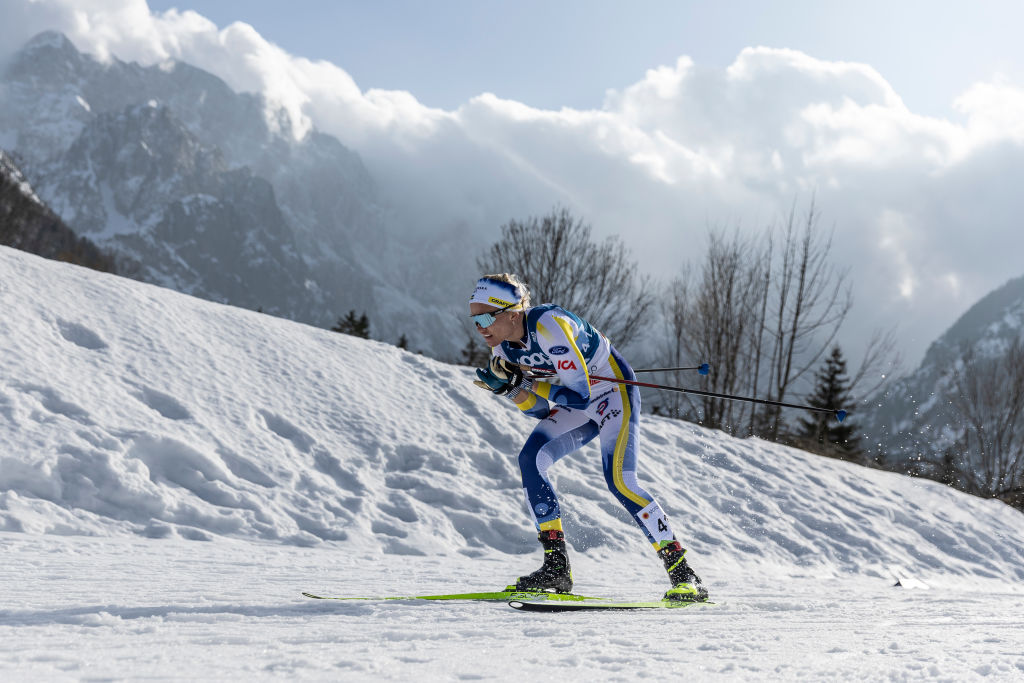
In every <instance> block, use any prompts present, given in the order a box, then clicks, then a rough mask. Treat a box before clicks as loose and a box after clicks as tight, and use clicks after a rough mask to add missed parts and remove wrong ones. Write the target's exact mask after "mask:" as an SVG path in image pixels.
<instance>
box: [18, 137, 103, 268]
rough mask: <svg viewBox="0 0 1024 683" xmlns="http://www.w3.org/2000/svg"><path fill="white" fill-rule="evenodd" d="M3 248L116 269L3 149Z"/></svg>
mask: <svg viewBox="0 0 1024 683" xmlns="http://www.w3.org/2000/svg"><path fill="white" fill-rule="evenodd" d="M0 245H2V246H5V247H14V248H15V249H21V250H22V251H27V252H29V253H32V254H37V255H39V256H43V257H46V258H50V259H56V260H60V261H66V262H68V263H75V264H77V265H81V266H86V267H88V268H93V269H95V270H102V271H112V270H114V262H113V259H112V258H111V257H110V256H109V255H108V254H105V253H103V252H102V251H101V250H100V249H99V248H97V247H96V245H95V244H93V243H92V242H91V241H90V240H87V239H84V238H81V237H79V236H78V235H76V234H75V232H74V231H73V230H71V228H69V227H68V226H67V225H65V224H64V221H62V220H61V219H60V217H59V216H57V215H56V214H55V213H54V212H53V211H51V210H50V208H49V207H48V206H46V205H45V204H44V203H43V202H42V200H41V199H39V197H38V195H36V193H35V190H33V189H32V186H31V185H30V184H29V183H28V181H27V180H26V179H25V175H24V174H23V173H22V172H21V169H20V168H18V164H17V163H16V162H15V160H14V159H13V158H11V156H10V155H8V154H7V153H6V152H4V151H3V150H2V149H0Z"/></svg>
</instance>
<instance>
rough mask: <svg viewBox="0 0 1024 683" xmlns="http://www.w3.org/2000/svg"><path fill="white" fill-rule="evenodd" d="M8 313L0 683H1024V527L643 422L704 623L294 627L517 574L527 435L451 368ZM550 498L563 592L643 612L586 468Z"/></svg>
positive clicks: (75, 271) (275, 327) (136, 313)
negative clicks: (309, 682) (212, 682)
mask: <svg viewBox="0 0 1024 683" xmlns="http://www.w3.org/2000/svg"><path fill="white" fill-rule="evenodd" d="M0 311H2V314H0V359H2V362H0V444H2V450H0V546H2V549H3V550H2V553H3V558H4V562H3V563H2V564H0V596H2V597H0V678H2V679H4V680H40V679H42V680H63V679H72V680H74V679H83V678H90V679H92V678H104V679H143V678H163V679H167V678H174V679H219V680H226V679H243V678H244V679H275V678H280V679H285V678H289V679H290V678H313V679H323V680H339V679H343V680H369V679H373V680H407V679H410V678H414V677H415V678H421V679H424V680H461V679H484V680H489V679H497V680H536V679H541V678H549V677H550V678H553V679H558V680H590V679H597V680H625V679H636V678H640V679H655V680H658V679H664V678H666V677H669V678H687V679H693V680H721V679H726V680H752V679H765V678H770V679H795V678H796V679H798V678H806V679H812V680H835V679H840V680H864V679H873V680H878V679H898V680H904V679H922V678H928V679H931V678H938V679H949V680H964V679H974V678H979V679H980V678H985V677H992V678H996V679H1014V678H1016V679H1022V678H1024V629H1022V627H1021V617H1020V614H1021V607H1022V605H1024V593H1022V591H1021V588H1020V584H1021V579H1024V516H1022V515H1021V514H1020V513H1019V512H1017V511H1015V510H1012V509H1010V508H1009V507H1007V506H1005V505H1003V504H1001V503H998V502H996V501H990V500H981V499H978V498H973V497H970V496H967V495H964V494H962V493H959V492H957V491H954V490H952V489H949V488H946V487H943V486H941V485H939V484H937V483H934V482H930V481H922V480H914V479H909V478H905V477H901V476H898V475H895V474H891V473H886V472H880V471H875V470H870V469H865V468H861V467H857V466H854V465H850V464H847V463H842V462H837V461H833V460H828V459H825V458H819V457H816V456H812V455H809V454H806V453H803V452H800V451H796V450H792V449H788V448H784V447H781V446H776V445H773V444H768V443H764V442H761V441H757V440H737V439H732V438H730V437H728V436H725V435H723V434H721V433H718V432H713V431H709V430H705V429H702V428H700V427H697V426H694V425H691V424H688V423H683V422H676V421H672V420H667V419H660V418H654V417H650V416H645V417H644V421H643V433H642V439H641V444H642V455H641V460H640V463H641V468H640V478H641V481H642V482H643V483H644V484H645V486H646V487H647V488H648V489H649V490H651V491H652V492H653V493H655V494H656V495H657V496H658V497H659V499H660V500H661V503H662V505H663V506H664V507H665V508H666V509H667V510H668V511H669V513H670V514H671V515H672V517H673V520H674V525H675V527H676V530H677V533H679V534H680V535H681V536H682V539H681V540H683V542H684V545H686V546H687V547H688V548H690V555H689V558H690V561H691V564H693V566H694V567H695V568H696V569H697V571H698V573H700V574H701V575H702V577H703V578H704V580H705V583H706V584H707V585H708V587H709V589H710V591H711V596H712V600H714V602H715V604H714V605H708V606H695V607H690V608H687V609H684V610H675V611H670V612H661V611H656V612H641V613H600V614H561V615H532V614H524V613H520V612H516V611H514V610H512V609H510V608H508V607H506V606H505V605H504V604H501V603H497V604H495V603H449V604H443V605H442V604H436V603H407V602H399V603H394V602H386V603H385V602H357V603H341V602H323V601H311V600H307V599H305V598H303V597H302V596H301V595H300V591H303V590H310V591H313V592H322V593H327V594H334V595H387V594H400V595H405V594H415V593H440V592H461V591H467V590H489V589H495V588H500V587H502V586H503V585H504V584H505V583H507V582H509V581H511V580H513V579H514V578H515V577H516V576H518V575H520V574H522V573H525V572H528V571H531V570H532V569H534V568H535V567H536V565H537V564H539V561H540V555H539V552H538V548H537V544H536V540H535V537H534V533H533V531H532V529H531V525H530V522H529V521H528V516H527V513H526V511H525V509H524V506H523V504H522V502H521V496H522V494H521V491H520V484H519V480H518V472H517V467H516V457H515V456H516V454H517V452H518V449H519V447H520V445H521V443H522V442H523V441H524V440H525V437H526V435H527V434H528V433H529V430H530V429H531V427H532V424H533V423H532V421H531V420H530V419H529V418H525V417H523V416H521V415H519V414H518V411H516V410H515V409H514V408H513V407H511V406H509V405H507V404H506V403H505V402H502V401H500V400H497V399H495V398H494V397H492V396H490V395H489V394H487V393H485V392H482V391H480V390H478V389H476V388H475V387H473V386H472V384H471V383H470V376H471V371H470V370H469V369H467V368H462V367H456V366H450V365H445V364H443V363H440V362H437V361H433V360H430V359H427V358H424V357H422V356H418V355H415V354H412V353H408V352H405V351H402V350H400V349H398V348H396V347H392V346H388V345H386V344H383V343H379V342H372V341H364V340H360V339H355V338H353V337H348V336H345V335H340V334H337V333H333V332H329V331H324V330H319V329H315V328H311V327H307V326H303V325H300V324H297V323H292V322H288V321H285V320H281V319H277V318H273V317H270V316H265V315H261V314H259V313H254V312H250V311H245V310H240V309H235V308H231V307H227V306H222V305H218V304H213V303H210V302H205V301H201V300H199V299H194V298H191V297H188V296H185V295H182V294H178V293H175V292H172V291H170V290H165V289H161V288H158V287H154V286H150V285H144V284H140V283H137V282H134V281H130V280H127V279H121V278H117V277H114V276H110V275H104V274H99V273H94V272H92V271H88V270H84V269H81V268H78V267H75V266H70V265H66V264H60V263H55V262H50V261H45V260H43V259H40V258H37V257H34V256H30V255H27V254H23V253H21V252H17V251H13V250H10V249H7V248H0ZM455 323H456V321H452V324H455ZM437 324H438V325H443V324H446V321H443V320H438V321H437ZM413 344H415V340H413ZM551 474H552V476H553V478H554V481H555V484H556V487H557V488H558V490H559V492H560V495H561V499H562V501H563V506H564V508H565V509H566V519H565V523H566V529H567V534H568V536H569V539H570V541H571V543H572V545H573V547H574V551H573V553H572V560H573V567H574V573H575V577H576V582H577V590H579V591H580V592H585V593H588V594H596V595H603V596H608V597H614V598H622V599H649V598H652V597H655V596H657V595H658V594H660V592H662V591H663V590H664V589H665V588H666V587H667V581H666V579H665V576H664V572H663V570H662V569H661V567H660V565H659V563H658V562H657V560H656V558H655V557H654V555H653V554H652V553H651V551H650V548H649V546H648V545H647V544H646V542H645V541H644V540H643V537H642V535H641V533H640V531H639V530H638V529H636V528H634V527H633V526H632V522H631V521H630V520H629V518H628V517H627V516H626V515H625V513H624V512H623V511H622V510H621V508H620V507H619V506H618V504H617V503H616V502H615V501H614V499H613V498H612V496H611V495H610V494H609V493H608V492H607V491H606V490H605V489H604V483H603V477H602V476H601V472H600V463H599V455H598V453H597V450H596V448H594V447H593V446H588V447H587V448H585V449H583V450H582V451H581V452H580V453H578V454H575V455H574V456H572V457H570V458H567V459H566V460H564V461H562V462H560V463H559V464H558V465H557V466H556V467H554V468H553V469H552V472H551ZM897 576H899V578H900V580H901V583H903V587H894V585H893V584H894V583H896V578H897ZM922 582H923V586H922ZM909 586H918V588H915V589H910V588H909ZM926 587H927V589H925V588H926Z"/></svg>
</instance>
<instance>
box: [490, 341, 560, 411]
mask: <svg viewBox="0 0 1024 683" xmlns="http://www.w3.org/2000/svg"><path fill="white" fill-rule="evenodd" d="M476 376H477V380H476V381H475V382H474V384H476V385H477V386H478V387H481V388H482V389H487V390H488V391H491V392H494V393H496V394H499V395H502V396H505V397H506V398H508V399H510V400H511V401H512V402H513V403H515V404H516V406H517V407H518V408H519V410H521V411H522V412H523V413H524V414H526V415H529V416H530V417H535V418H537V419H538V420H543V419H544V418H545V417H547V416H548V412H549V411H548V402H547V401H545V400H544V399H542V398H539V397H538V396H537V394H535V393H534V392H533V382H531V381H530V380H529V379H526V378H525V377H523V373H522V370H520V369H519V367H518V366H516V365H514V364H512V363H510V362H509V361H508V360H507V359H506V358H504V357H503V356H501V355H500V354H498V353H497V352H495V353H494V356H493V357H492V358H491V361H490V362H489V363H488V364H487V367H486V368H481V369H479V370H477V371H476Z"/></svg>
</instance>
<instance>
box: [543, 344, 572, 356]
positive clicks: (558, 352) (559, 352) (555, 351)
mask: <svg viewBox="0 0 1024 683" xmlns="http://www.w3.org/2000/svg"><path fill="white" fill-rule="evenodd" d="M548 353H550V354H551V355H552V356H564V355H565V354H567V353H569V347H568V346H552V347H551V349H550V350H549V351H548Z"/></svg>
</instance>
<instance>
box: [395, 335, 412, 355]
mask: <svg viewBox="0 0 1024 683" xmlns="http://www.w3.org/2000/svg"><path fill="white" fill-rule="evenodd" d="M397 346H398V348H400V349H404V350H406V351H408V350H409V338H408V337H406V336H405V334H403V335H402V336H401V337H399V338H398V344H397Z"/></svg>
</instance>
